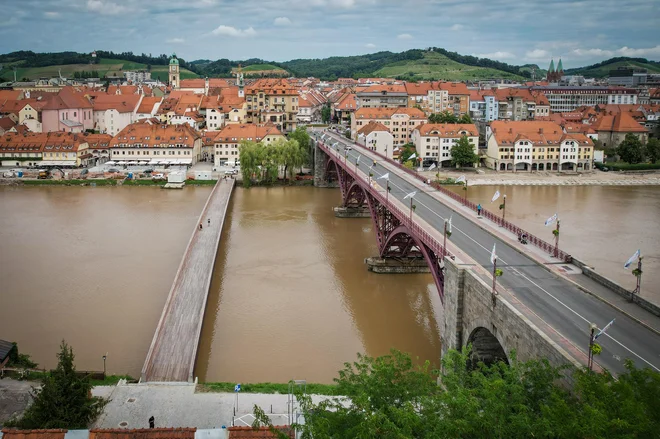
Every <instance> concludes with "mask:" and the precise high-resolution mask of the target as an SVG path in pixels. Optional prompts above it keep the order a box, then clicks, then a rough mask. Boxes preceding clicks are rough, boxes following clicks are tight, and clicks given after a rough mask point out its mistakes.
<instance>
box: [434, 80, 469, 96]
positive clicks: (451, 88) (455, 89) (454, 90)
mask: <svg viewBox="0 0 660 439" xmlns="http://www.w3.org/2000/svg"><path fill="white" fill-rule="evenodd" d="M437 86H438V89H439V90H447V91H448V92H449V94H450V95H469V94H470V90H469V89H468V88H467V85H465V84H464V83H462V82H439V83H438V85H437Z"/></svg>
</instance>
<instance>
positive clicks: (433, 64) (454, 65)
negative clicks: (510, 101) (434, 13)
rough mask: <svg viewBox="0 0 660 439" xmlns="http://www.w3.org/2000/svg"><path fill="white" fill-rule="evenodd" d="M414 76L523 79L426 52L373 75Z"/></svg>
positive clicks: (464, 78) (421, 77)
mask: <svg viewBox="0 0 660 439" xmlns="http://www.w3.org/2000/svg"><path fill="white" fill-rule="evenodd" d="M408 74H414V79H418V80H422V79H424V80H438V79H444V80H448V81H464V80H470V79H487V78H507V79H517V80H522V79H523V78H522V77H521V76H518V75H514V74H512V73H508V72H503V71H501V70H497V69H491V68H486V67H473V66H468V65H465V64H461V63H458V62H456V61H452V60H451V59H449V58H447V57H446V56H444V55H442V54H440V53H436V52H427V53H425V54H424V58H422V59H418V60H411V61H400V62H396V63H392V64H388V65H387V66H385V67H383V68H382V69H380V70H377V71H376V72H375V73H374V76H377V77H389V78H394V77H397V76H405V75H408Z"/></svg>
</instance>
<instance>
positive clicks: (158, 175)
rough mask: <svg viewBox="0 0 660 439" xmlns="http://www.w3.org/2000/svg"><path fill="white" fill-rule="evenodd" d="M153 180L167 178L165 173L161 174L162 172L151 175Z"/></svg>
mask: <svg viewBox="0 0 660 439" xmlns="http://www.w3.org/2000/svg"><path fill="white" fill-rule="evenodd" d="M151 179H152V180H165V174H161V173H160V172H159V173H158V174H153V175H152V176H151Z"/></svg>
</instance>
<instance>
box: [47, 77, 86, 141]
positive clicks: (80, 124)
mask: <svg viewBox="0 0 660 439" xmlns="http://www.w3.org/2000/svg"><path fill="white" fill-rule="evenodd" d="M92 112H93V108H92V104H91V102H90V101H89V100H88V99H87V98H85V97H84V96H83V95H82V94H81V93H78V92H76V91H74V89H73V87H64V88H63V89H62V90H60V92H59V93H58V94H57V95H54V96H52V97H50V98H49V99H48V101H47V102H46V104H45V105H44V106H43V108H42V110H41V122H42V124H43V131H44V132H49V131H65V132H73V133H79V132H82V131H85V130H91V129H92V128H94V117H93V114H92Z"/></svg>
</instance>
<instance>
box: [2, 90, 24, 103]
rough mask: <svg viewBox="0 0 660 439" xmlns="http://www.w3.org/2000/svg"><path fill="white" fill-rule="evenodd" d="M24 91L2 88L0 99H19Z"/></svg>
mask: <svg viewBox="0 0 660 439" xmlns="http://www.w3.org/2000/svg"><path fill="white" fill-rule="evenodd" d="M21 94H23V92H22V91H21V90H0V101H6V100H12V101H15V100H18V99H20V97H21Z"/></svg>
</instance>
